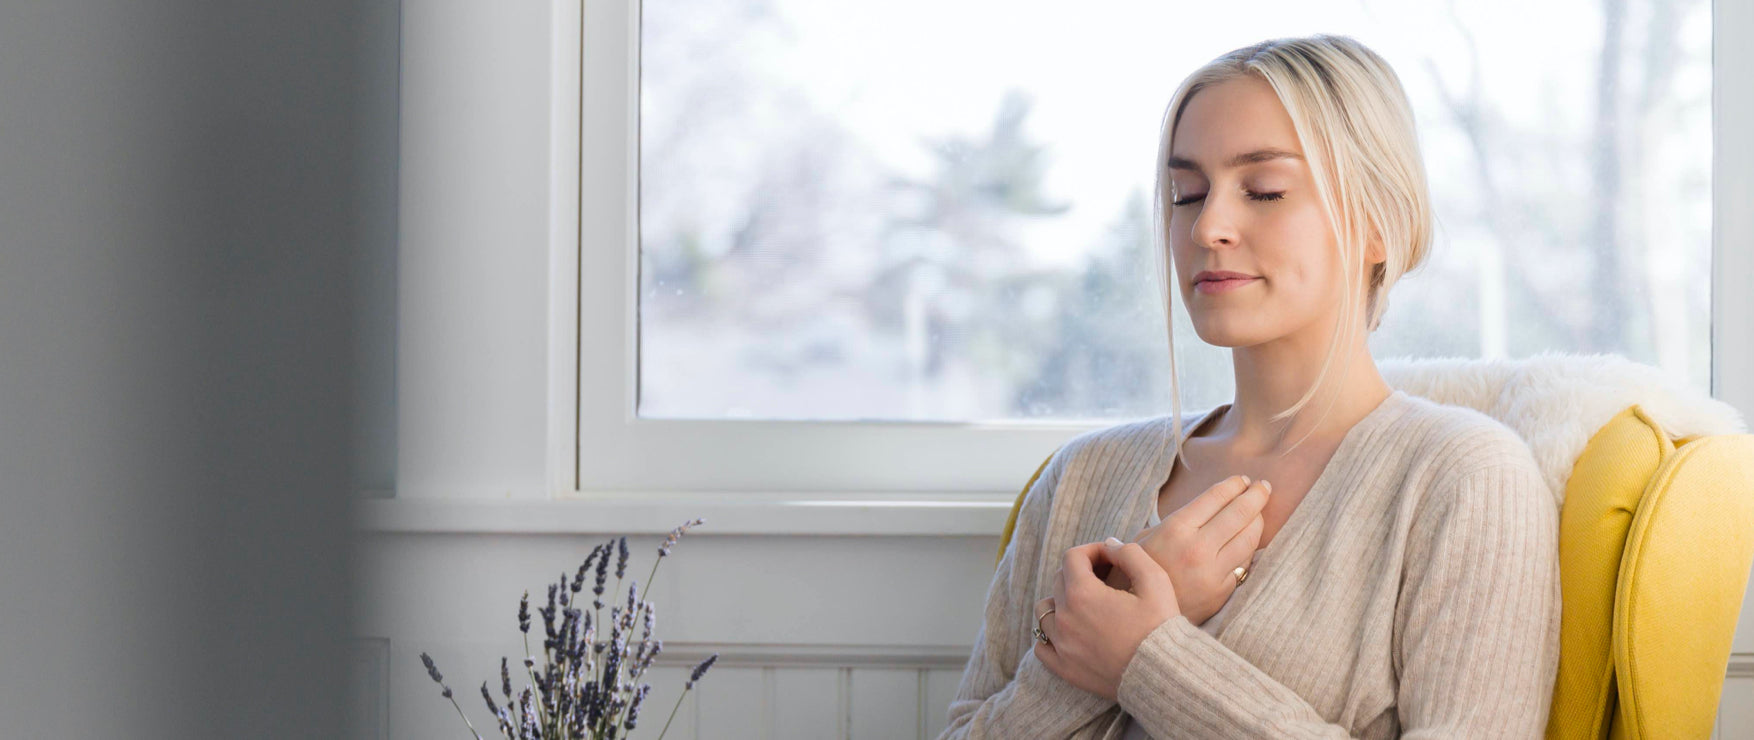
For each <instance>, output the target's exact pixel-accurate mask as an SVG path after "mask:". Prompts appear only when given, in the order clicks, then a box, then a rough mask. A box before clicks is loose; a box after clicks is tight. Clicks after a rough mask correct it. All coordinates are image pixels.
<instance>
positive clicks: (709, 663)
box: [682, 653, 719, 691]
mask: <svg viewBox="0 0 1754 740" xmlns="http://www.w3.org/2000/svg"><path fill="white" fill-rule="evenodd" d="M718 659H719V654H718V653H713V654H712V655H710V656H707V659H706V660H703V661H701V662H700V665H697V666H695V667H694V674H693V675H691V676H689V677H688V684H687V685H685V686H683V687H682V690H683V691H687V690H689V689H692V688H694V684H695V682H697V681H699V680H700V677H701V676H705V675H706V672H707V669H709V668H712V667H713V662H714V661H717V660H718Z"/></svg>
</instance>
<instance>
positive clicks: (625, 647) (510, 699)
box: [420, 519, 719, 740]
mask: <svg viewBox="0 0 1754 740" xmlns="http://www.w3.org/2000/svg"><path fill="white" fill-rule="evenodd" d="M704 521H705V520H702V519H694V520H691V521H689V522H687V523H685V524H683V525H682V526H681V527H677V528H676V529H675V530H672V531H671V533H670V537H669V538H668V539H667V540H666V541H665V543H664V546H663V547H662V548H661V549H660V551H659V556H658V557H659V560H662V558H663V557H665V556H666V555H668V554H669V550H670V548H671V547H672V546H673V545H674V544H675V543H676V541H677V540H678V539H679V538H680V537H681V536H682V535H683V534H684V533H686V532H687V531H688V529H689V528H690V527H693V526H695V525H698V524H701V523H703V522H704ZM611 554H614V555H617V556H618V557H617V561H616V564H615V578H616V589H617V590H619V589H620V587H621V582H622V581H623V580H628V581H629V582H628V585H627V594H626V600H625V601H624V602H623V601H622V600H621V599H620V597H619V595H616V596H612V597H610V598H609V599H608V601H610V602H612V603H611V604H609V606H610V613H609V619H608V621H604V620H603V619H602V617H603V615H602V609H603V607H604V606H605V603H604V601H605V600H604V590H605V586H606V581H607V580H608V570H609V558H610V555H611ZM628 560H629V553H628V546H627V538H626V537H617V538H614V539H611V540H609V541H608V542H605V543H602V544H599V545H596V546H594V547H593V548H592V550H591V553H590V555H589V556H588V557H586V558H585V560H584V562H583V563H582V564H580V566H579V567H578V570H577V571H562V572H561V574H560V578H559V580H558V581H557V582H554V583H551V584H549V586H548V601H547V603H546V606H543V607H542V608H539V609H536V610H535V611H536V612H538V613H540V614H541V615H542V619H543V630H544V633H545V635H546V636H547V640H546V641H545V642H544V643H543V649H542V650H541V651H540V652H533V651H532V650H531V647H532V646H531V645H530V638H529V634H530V626H531V623H532V618H531V609H530V592H529V591H527V590H526V591H524V593H523V595H522V597H521V598H520V599H519V601H518V630H519V631H520V632H522V633H523V635H524V648H525V653H526V655H525V656H524V657H523V663H524V668H525V670H526V673H527V675H528V677H529V679H530V683H529V684H528V685H526V686H525V687H524V688H523V689H522V690H521V691H520V692H518V693H517V694H514V693H513V690H512V679H511V661H510V659H509V658H507V657H501V658H500V661H499V691H500V693H501V694H502V695H503V696H504V698H505V702H504V703H503V704H501V703H500V701H499V700H498V699H497V698H496V697H494V696H493V689H492V686H491V680H489V681H483V682H482V683H481V699H482V702H483V703H485V704H486V705H487V711H488V713H489V715H491V716H492V717H493V720H494V722H495V723H496V724H497V725H498V730H499V733H500V734H501V735H502V736H504V737H505V738H506V740H551V739H553V738H577V739H578V740H587V739H589V740H606V739H607V740H613V739H615V738H621V737H625V736H626V735H627V734H631V732H632V730H633V729H634V728H635V727H637V726H638V724H639V720H640V715H641V714H642V712H643V711H644V705H645V702H646V701H647V700H648V699H649V698H650V693H651V690H652V686H651V684H648V683H642V681H641V678H642V677H643V676H645V675H646V673H647V672H648V670H649V669H650V667H651V666H652V665H653V661H655V660H656V658H657V657H658V654H659V653H661V652H662V651H663V649H664V643H663V641H662V640H658V639H654V637H653V635H654V633H655V632H656V629H657V614H656V609H655V607H654V605H653V603H652V602H651V601H650V600H649V599H645V598H642V594H641V592H640V583H639V581H637V580H630V579H627V578H626V575H627V566H628ZM593 567H595V569H596V576H597V577H596V583H595V584H594V586H595V587H594V588H593V589H592V597H593V599H592V607H593V611H586V610H585V609H583V608H582V607H583V606H584V605H583V604H582V603H580V601H579V598H578V595H580V594H582V592H583V589H584V584H585V577H586V574H587V573H589V572H590V571H591V569H592V568H593ZM653 573H654V574H655V573H656V566H655V565H654V568H653ZM651 582H652V576H650V575H648V576H647V577H646V588H647V589H648V590H649V589H650V588H651ZM642 622H643V624H642ZM636 628H642V629H640V632H639V635H638V639H637V640H636V639H635V629H636ZM605 629H607V630H608V633H607V635H606V636H605V637H606V638H607V639H604V640H602V641H601V642H599V640H598V639H597V638H598V634H599V632H601V631H602V630H605ZM537 656H541V658H542V665H541V666H540V668H538V666H537ZM420 657H421V661H422V663H423V664H424V665H425V667H426V671H427V675H428V676H430V677H431V678H432V680H433V681H434V682H435V683H437V684H439V688H440V690H441V692H442V694H443V696H444V698H445V699H447V700H449V701H450V702H451V705H452V706H453V707H455V708H456V710H457V714H458V716H460V717H462V718H463V721H464V722H465V723H466V724H468V725H469V731H470V732H471V733H473V734H474V736H475V738H476V739H477V740H481V735H480V733H478V732H475V727H474V724H473V723H471V722H470V721H469V717H468V715H467V713H465V712H464V711H463V708H462V706H460V705H459V704H457V701H456V698H455V697H454V695H453V694H452V691H451V688H450V686H448V685H446V684H445V682H444V676H443V675H442V674H440V673H439V670H438V666H437V664H436V663H434V662H433V660H432V656H430V655H428V654H426V653H421V654H420ZM718 657H719V656H718V654H717V653H715V654H713V655H712V656H710V657H708V658H707V659H706V660H704V661H702V662H701V663H700V664H699V665H697V666H695V668H694V671H693V672H692V674H691V675H690V677H689V679H688V680H687V682H685V684H684V686H683V693H684V694H686V693H687V692H688V691H690V690H692V689H693V688H694V685H695V684H696V683H698V682H699V681H700V680H701V679H702V677H704V676H705V674H706V672H707V670H708V669H709V668H711V666H712V665H713V663H714V662H715V661H716V660H717V659H718ZM680 707H681V698H680V697H679V698H678V701H677V705H676V706H675V707H672V708H671V711H670V718H669V720H674V719H675V717H676V711H677V710H678V709H679V708H680ZM669 720H666V721H665V723H664V728H663V730H660V732H659V734H658V736H657V737H658V738H659V740H662V738H663V734H664V731H667V730H668V729H669V726H670V721H669ZM624 733H625V734H624Z"/></svg>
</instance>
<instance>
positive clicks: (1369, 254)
mask: <svg viewBox="0 0 1754 740" xmlns="http://www.w3.org/2000/svg"><path fill="white" fill-rule="evenodd" d="M1388 260H1389V255H1388V252H1387V250H1386V249H1384V247H1383V243H1382V237H1381V236H1378V235H1377V233H1376V229H1371V230H1370V242H1369V243H1367V244H1365V247H1364V261H1365V263H1366V264H1371V265H1377V264H1382V263H1384V262H1387V261H1388Z"/></svg>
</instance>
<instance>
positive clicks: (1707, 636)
mask: <svg viewBox="0 0 1754 740" xmlns="http://www.w3.org/2000/svg"><path fill="white" fill-rule="evenodd" d="M1382 367H1383V370H1384V377H1385V378H1386V379H1388V380H1389V382H1390V384H1391V385H1394V386H1395V387H1397V388H1401V389H1403V390H1407V391H1408V392H1409V393H1414V394H1416V395H1422V396H1426V397H1428V398H1432V399H1433V400H1437V401H1438V402H1440V403H1456V404H1459V405H1467V406H1470V407H1473V408H1476V409H1477V410H1480V411H1482V412H1483V413H1487V414H1488V415H1491V416H1493V417H1494V418H1497V419H1499V420H1500V421H1503V422H1505V423H1506V424H1507V425H1508V426H1510V427H1511V428H1513V429H1516V430H1517V431H1518V432H1519V433H1521V434H1522V435H1523V436H1524V438H1525V440H1527V441H1529V442H1530V446H1531V449H1532V450H1534V452H1535V453H1536V458H1537V461H1538V462H1541V463H1542V466H1543V470H1544V473H1546V477H1547V479H1548V481H1549V483H1550V484H1551V485H1553V486H1554V489H1555V490H1556V491H1558V492H1562V498H1560V502H1561V503H1560V535H1559V559H1560V581H1561V590H1562V592H1563V599H1564V606H1563V607H1562V610H1563V616H1562V617H1561V627H1560V643H1561V646H1560V658H1559V675H1558V676H1557V677H1556V682H1555V684H1554V689H1553V704H1552V713H1551V717H1550V719H1549V721H1548V724H1547V738H1548V739H1549V740H1574V739H1576V740H1581V739H1584V738H1588V739H1590V740H1601V739H1602V738H1610V739H1611V740H1620V739H1621V738H1678V737H1691V738H1705V737H1709V736H1710V735H1711V732H1712V727H1713V725H1714V724H1715V720H1716V715H1717V704H1718V700H1719V697H1720V696H1721V695H1722V692H1723V682H1724V674H1725V671H1726V668H1727V667H1728V664H1729V658H1730V649H1731V640H1732V639H1733V638H1734V636H1735V632H1736V623H1737V620H1738V618H1739V615H1740V613H1741V608H1742V597H1743V595H1744V594H1745V593H1746V590H1747V585H1748V573H1749V569H1750V566H1754V435H1750V434H1746V433H1739V432H1741V431H1743V430H1744V427H1743V425H1742V422H1741V420H1740V417H1739V415H1738V414H1736V413H1735V411H1734V410H1733V409H1730V408H1729V407H1728V406H1727V405H1724V404H1722V403H1721V402H1718V401H1714V400H1711V399H1708V398H1704V397H1703V396H1699V395H1697V394H1695V393H1692V392H1690V391H1687V390H1685V389H1680V388H1676V387H1674V386H1672V385H1668V383H1667V381H1663V380H1661V379H1660V378H1659V377H1658V376H1659V375H1660V374H1656V373H1655V370H1654V368H1648V367H1646V366H1642V365H1636V364H1634V363H1630V362H1629V361H1625V360H1624V359H1622V358H1615V357H1613V356H1593V357H1575V356H1561V355H1543V356H1539V357H1536V358H1532V359H1527V360H1516V361H1502V360H1501V361H1484V360H1449V359H1441V360H1419V361H1395V362H1389V363H1384V364H1383V366H1382ZM1555 383H1558V384H1562V385H1554V384H1555ZM1556 388H1562V389H1563V390H1555V389H1556ZM1627 399H1640V400H1638V401H1634V402H1632V403H1629V404H1626V405H1623V406H1622V405H1618V404H1620V403H1621V402H1623V401H1626V400H1627ZM1646 406H1651V407H1654V408H1661V409H1663V414H1662V415H1663V416H1667V417H1668V418H1670V419H1671V420H1672V424H1671V427H1672V428H1668V429H1666V428H1665V427H1664V426H1663V425H1662V424H1659V423H1658V421H1657V420H1656V418H1657V416H1659V415H1658V414H1653V413H1651V412H1650V411H1647V410H1646ZM1609 407H1613V408H1617V409H1618V411H1617V412H1614V413H1613V414H1612V416H1611V418H1609V419H1608V420H1607V422H1606V423H1600V424H1597V423H1596V419H1597V418H1599V417H1600V416H1601V415H1602V414H1603V413H1609V412H1605V411H1602V409H1606V408H1609ZM1556 413H1558V414H1565V422H1562V423H1556V422H1555V421H1554V419H1555V416H1554V415H1555V414H1556ZM1579 419H1583V420H1584V422H1583V423H1585V424H1587V425H1589V429H1593V432H1590V431H1589V429H1586V430H1585V433H1580V432H1578V431H1577V430H1576V429H1574V430H1571V431H1570V432H1569V433H1568V432H1567V430H1565V429H1563V428H1558V429H1556V427H1564V426H1565V425H1566V423H1571V422H1576V421H1577V420H1579ZM1580 446H1581V450H1579V449H1578V448H1579V447H1580ZM1051 458H1052V455H1049V459H1051ZM1046 467H1047V460H1043V461H1042V464H1041V465H1040V466H1038V467H1037V468H1036V471H1035V473H1034V474H1032V475H1031V476H1030V477H1029V481H1028V482H1027V483H1025V484H1024V486H1023V490H1022V492H1020V493H1019V494H1018V496H1017V500H1016V502H1015V503H1014V504H1013V505H1012V508H1011V515H1010V517H1009V518H1007V520H1006V522H1005V528H1004V531H1003V532H1002V534H1001V535H1000V540H999V557H1001V558H1002V557H1003V556H1004V552H1005V548H1006V547H1007V545H1008V544H1009V543H1010V540H1011V533H1012V530H1013V528H1014V527H1015V526H1016V519H1017V511H1018V509H1020V508H1021V507H1022V505H1023V499H1024V496H1025V495H1026V494H1027V493H1028V491H1029V489H1030V487H1031V486H1033V485H1035V481H1036V478H1038V477H1039V476H1040V475H1041V473H1042V471H1043V469H1045V468H1046ZM1556 497H1558V496H1556Z"/></svg>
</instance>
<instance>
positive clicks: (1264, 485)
mask: <svg viewBox="0 0 1754 740" xmlns="http://www.w3.org/2000/svg"><path fill="white" fill-rule="evenodd" d="M1261 487H1262V488H1265V489H1267V495H1269V496H1271V495H1273V484H1272V483H1269V482H1267V480H1266V479H1265V478H1262V479H1261Z"/></svg>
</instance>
